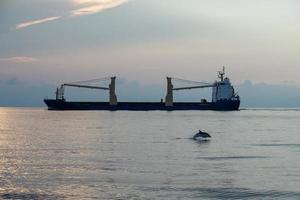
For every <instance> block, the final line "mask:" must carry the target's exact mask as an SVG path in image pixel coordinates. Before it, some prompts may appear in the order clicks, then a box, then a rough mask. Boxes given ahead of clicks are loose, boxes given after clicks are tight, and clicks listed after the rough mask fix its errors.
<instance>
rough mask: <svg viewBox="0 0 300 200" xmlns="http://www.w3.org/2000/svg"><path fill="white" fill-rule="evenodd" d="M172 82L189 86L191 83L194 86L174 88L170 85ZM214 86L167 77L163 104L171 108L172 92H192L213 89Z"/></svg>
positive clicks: (212, 84)
mask: <svg viewBox="0 0 300 200" xmlns="http://www.w3.org/2000/svg"><path fill="white" fill-rule="evenodd" d="M172 80H175V81H180V82H185V83H189V84H190V83H193V84H195V85H196V86H187V87H176V88H174V86H173V84H172ZM215 85H216V84H215V83H207V82H199V81H191V80H185V79H179V78H173V77H167V95H166V99H165V104H166V106H173V91H179V90H192V89H199V88H210V87H215Z"/></svg>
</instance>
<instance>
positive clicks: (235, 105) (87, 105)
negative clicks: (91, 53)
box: [44, 99, 240, 111]
mask: <svg viewBox="0 0 300 200" xmlns="http://www.w3.org/2000/svg"><path fill="white" fill-rule="evenodd" d="M44 102H45V104H46V105H47V106H48V109H49V110H108V111H117V110H127V111H150V110H166V111H173V110H224V111H231V110H239V106H240V101H239V100H222V101H218V102H216V103H210V102H209V103H197V102H177V103H174V105H173V106H171V107H168V106H165V104H164V103H160V102H119V103H118V105H114V106H112V105H109V103H108V102H67V101H62V100H55V99H54V100H53V99H45V100H44Z"/></svg>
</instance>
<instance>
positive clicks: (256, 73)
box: [0, 0, 300, 86]
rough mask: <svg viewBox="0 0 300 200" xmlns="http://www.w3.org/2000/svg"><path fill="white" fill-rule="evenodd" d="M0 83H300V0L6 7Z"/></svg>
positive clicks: (8, 0)
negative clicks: (114, 79) (219, 78)
mask: <svg viewBox="0 0 300 200" xmlns="http://www.w3.org/2000/svg"><path fill="white" fill-rule="evenodd" d="M0 24H1V26H0V47H1V48H0V69H1V70H0V78H1V79H4V78H5V79H17V80H20V81H24V82H32V83H40V82H43V83H51V84H56V83H60V82H61V81H76V80H85V79H91V78H96V77H105V76H109V75H117V76H119V77H122V78H126V79H130V80H138V81H141V82H145V83H158V84H164V82H165V79H164V77H165V76H166V75H170V76H175V77H182V78H186V79H192V80H215V79H216V71H217V70H219V69H220V67H221V66H222V65H223V64H225V65H226V66H227V70H228V73H229V74H228V75H229V76H230V77H231V78H232V80H233V82H234V83H235V84H240V83H242V82H243V81H244V80H252V81H253V82H254V83H255V82H265V83H271V84H282V83H288V84H294V85H298V86H299V85H300V79H299V75H300V65H299V55H300V1H299V0H226V1H225V0H43V1H41V0H22V1H20V0H1V2H0Z"/></svg>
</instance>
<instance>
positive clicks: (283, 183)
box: [0, 108, 300, 200]
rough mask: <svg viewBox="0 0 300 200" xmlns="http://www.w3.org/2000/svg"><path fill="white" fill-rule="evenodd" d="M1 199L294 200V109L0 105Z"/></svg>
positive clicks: (297, 177)
mask: <svg viewBox="0 0 300 200" xmlns="http://www.w3.org/2000/svg"><path fill="white" fill-rule="evenodd" d="M198 130H202V131H205V132H208V133H209V134H210V135H211V136H212V138H211V140H210V141H205V142H198V141H194V140H193V139H192V137H193V135H194V134H195V133H197V132H198ZM0 199H104V200H105V199H118V200H123V199H124V200H125V199H126V200H127V199H149V200H150V199H297V200H299V199H300V109H242V110H240V111H234V112H217V111H174V112H162V111H151V112H150V111H149V112H127V111H120V112H119V111H115V112H109V111H48V110H46V109H45V108H0Z"/></svg>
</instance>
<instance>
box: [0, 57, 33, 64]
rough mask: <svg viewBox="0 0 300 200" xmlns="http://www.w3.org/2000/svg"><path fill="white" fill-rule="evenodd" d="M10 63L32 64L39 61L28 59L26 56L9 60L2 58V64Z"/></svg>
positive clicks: (0, 59)
mask: <svg viewBox="0 0 300 200" xmlns="http://www.w3.org/2000/svg"><path fill="white" fill-rule="evenodd" d="M1 61H2V62H9V63H31V62H36V61H38V59H37V58H33V57H26V56H17V57H9V58H0V62H1Z"/></svg>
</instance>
